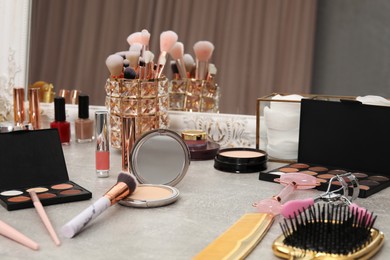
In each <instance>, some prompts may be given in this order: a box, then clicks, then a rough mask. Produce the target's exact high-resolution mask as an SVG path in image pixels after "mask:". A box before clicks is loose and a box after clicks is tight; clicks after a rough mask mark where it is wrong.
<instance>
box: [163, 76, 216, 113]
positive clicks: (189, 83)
mask: <svg viewBox="0 0 390 260" xmlns="http://www.w3.org/2000/svg"><path fill="white" fill-rule="evenodd" d="M219 96H220V93H219V87H218V84H216V83H215V82H214V81H212V80H197V79H193V78H191V79H173V80H171V81H170V83H169V110H174V111H191V112H209V113H218V112H219Z"/></svg>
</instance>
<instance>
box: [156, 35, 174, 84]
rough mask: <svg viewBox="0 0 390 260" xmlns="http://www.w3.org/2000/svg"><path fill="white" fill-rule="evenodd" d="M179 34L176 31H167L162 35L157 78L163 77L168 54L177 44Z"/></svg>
mask: <svg viewBox="0 0 390 260" xmlns="http://www.w3.org/2000/svg"><path fill="white" fill-rule="evenodd" d="M177 38H178V36H177V34H176V33H175V32H174V31H165V32H162V33H161V34H160V56H159V57H158V62H157V64H158V66H157V75H156V76H157V78H160V77H161V74H162V71H163V69H164V66H165V63H166V61H167V58H166V55H167V52H168V51H169V50H170V49H171V48H172V46H173V45H174V44H175V43H176V42H177Z"/></svg>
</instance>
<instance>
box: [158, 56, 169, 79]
mask: <svg viewBox="0 0 390 260" xmlns="http://www.w3.org/2000/svg"><path fill="white" fill-rule="evenodd" d="M166 56H167V52H166V51H163V52H161V53H160V56H159V57H158V66H157V72H156V78H160V77H161V75H162V72H163V70H164V66H165V63H166V59H167V58H166Z"/></svg>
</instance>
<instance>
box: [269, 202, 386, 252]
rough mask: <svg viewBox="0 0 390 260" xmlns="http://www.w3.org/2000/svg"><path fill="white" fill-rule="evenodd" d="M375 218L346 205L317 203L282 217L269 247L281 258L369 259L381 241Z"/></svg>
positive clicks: (381, 237)
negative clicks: (291, 215) (277, 233)
mask: <svg viewBox="0 0 390 260" xmlns="http://www.w3.org/2000/svg"><path fill="white" fill-rule="evenodd" d="M375 220H376V216H374V215H373V213H369V212H368V211H364V212H362V211H359V210H358V209H357V208H353V209H351V208H350V207H348V206H346V205H330V204H322V205H320V204H316V205H315V206H311V207H309V208H308V209H306V210H304V211H298V213H296V214H294V218H291V217H290V218H288V219H286V218H285V219H284V221H283V222H282V223H281V224H280V226H281V229H282V232H283V234H282V235H281V236H280V237H278V238H277V239H276V240H275V241H274V243H273V246H272V248H273V251H274V253H275V255H276V256H278V257H281V258H290V259H292V258H294V259H299V258H302V259H303V258H304V259H314V258H324V259H325V258H326V259H330V258H332V259H346V258H348V259H349V258H351V259H368V258H370V257H372V256H373V255H374V254H375V253H376V252H377V251H378V250H379V249H380V248H381V246H382V245H383V242H384V234H383V233H382V232H380V231H379V230H377V229H375V228H373V225H374V223H375Z"/></svg>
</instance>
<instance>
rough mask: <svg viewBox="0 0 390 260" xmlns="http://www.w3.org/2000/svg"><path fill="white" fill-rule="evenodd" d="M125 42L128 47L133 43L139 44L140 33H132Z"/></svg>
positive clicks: (140, 39)
mask: <svg viewBox="0 0 390 260" xmlns="http://www.w3.org/2000/svg"><path fill="white" fill-rule="evenodd" d="M126 40H127V43H128V44H129V45H130V46H131V45H133V44H134V43H141V41H142V33H141V32H134V33H132V34H130V35H129V36H128V37H127V39H126Z"/></svg>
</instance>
